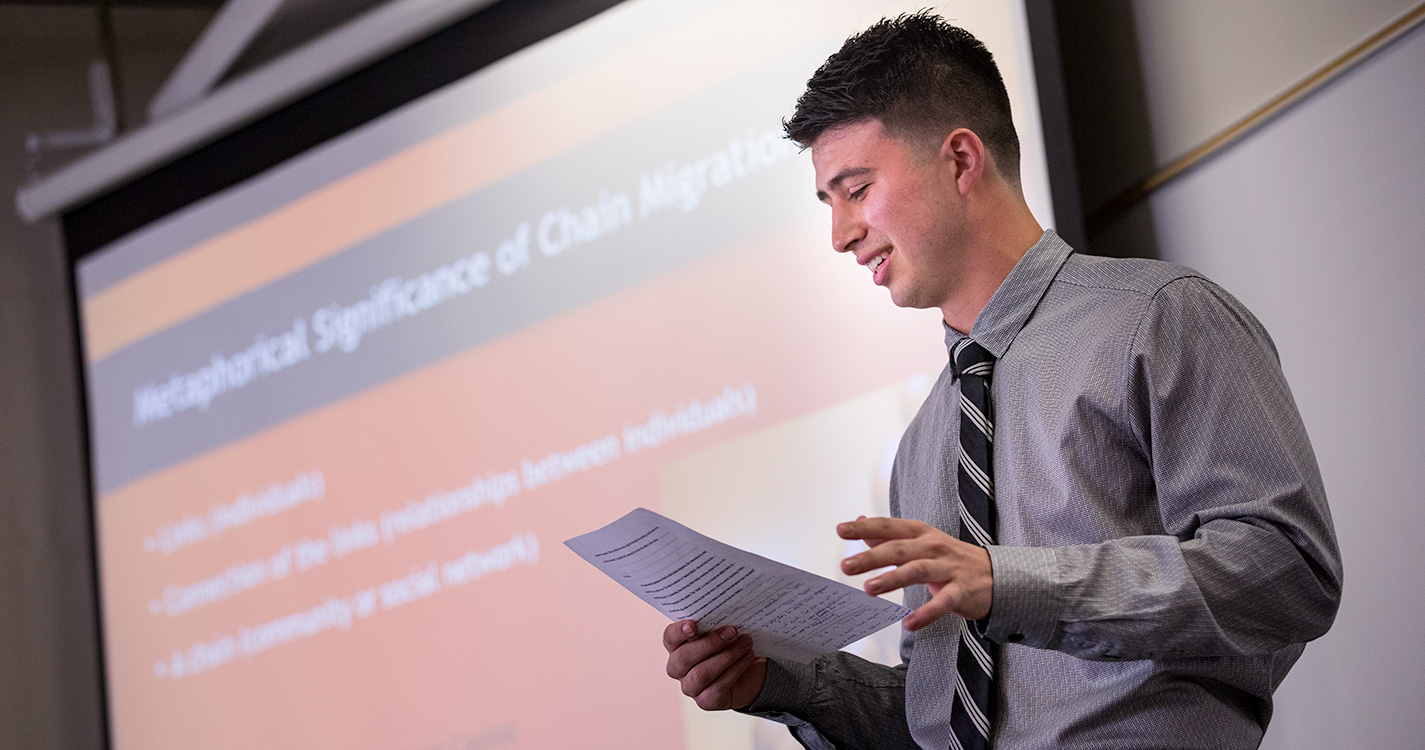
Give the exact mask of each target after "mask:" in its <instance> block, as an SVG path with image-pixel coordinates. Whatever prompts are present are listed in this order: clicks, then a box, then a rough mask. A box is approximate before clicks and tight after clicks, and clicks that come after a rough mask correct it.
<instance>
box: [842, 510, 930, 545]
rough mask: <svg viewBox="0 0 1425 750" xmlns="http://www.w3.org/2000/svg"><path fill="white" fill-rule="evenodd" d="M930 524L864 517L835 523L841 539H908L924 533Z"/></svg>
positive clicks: (902, 519)
mask: <svg viewBox="0 0 1425 750" xmlns="http://www.w3.org/2000/svg"><path fill="white" fill-rule="evenodd" d="M930 528H932V527H931V526H929V525H927V524H925V523H923V522H921V521H913V520H910V519H906V518H866V517H865V516H862V517H860V518H858V519H856V520H855V521H847V522H846V523H841V524H837V525H836V533H837V535H838V536H840V537H841V538H842V539H879V540H885V539H909V538H911V537H915V536H919V535H921V534H923V533H925V530H926V529H930Z"/></svg>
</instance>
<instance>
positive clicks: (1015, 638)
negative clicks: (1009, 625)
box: [1005, 633, 1024, 643]
mask: <svg viewBox="0 0 1425 750" xmlns="http://www.w3.org/2000/svg"><path fill="white" fill-rule="evenodd" d="M1005 640H1006V641H1009V642H1010V643H1019V642H1020V641H1022V640H1024V636H1023V635H1022V634H1020V633H1010V634H1009V635H1008V636H1005Z"/></svg>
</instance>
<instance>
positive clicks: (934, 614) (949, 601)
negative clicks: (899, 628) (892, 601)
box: [901, 586, 956, 632]
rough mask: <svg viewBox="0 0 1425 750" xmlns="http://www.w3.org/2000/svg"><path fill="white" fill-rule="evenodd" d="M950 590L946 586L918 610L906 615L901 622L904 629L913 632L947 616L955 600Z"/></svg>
mask: <svg viewBox="0 0 1425 750" xmlns="http://www.w3.org/2000/svg"><path fill="white" fill-rule="evenodd" d="M951 588H952V587H950V586H946V587H945V588H943V589H941V590H940V593H939V594H937V595H935V596H932V597H931V598H930V601H928V602H926V603H925V604H922V605H921V606H920V609H917V610H916V611H914V612H911V613H910V614H908V615H906V616H905V619H904V620H901V624H902V625H904V626H905V629H906V630H909V631H911V632H915V631H917V630H920V629H921V628H923V627H925V626H926V625H929V624H930V623H932V622H935V621H936V620H938V619H940V618H941V617H943V616H944V615H946V614H948V613H949V612H950V611H951V610H952V609H953V605H954V603H955V600H956V597H955V596H954V593H953V592H951V590H950V589H951Z"/></svg>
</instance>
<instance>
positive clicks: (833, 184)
mask: <svg viewBox="0 0 1425 750" xmlns="http://www.w3.org/2000/svg"><path fill="white" fill-rule="evenodd" d="M870 171H871V168H870V167H847V168H846V169H843V170H841V171H840V172H837V173H836V176H835V177H833V178H831V179H830V180H827V182H826V187H827V188H829V189H831V190H835V189H836V188H838V187H841V183H843V182H845V181H847V180H849V179H851V178H852V177H860V176H861V175H863V174H866V173H867V172H870ZM829 197H831V196H830V195H828V194H827V192H826V191H825V190H818V191H816V199H817V200H819V201H821V202H822V203H825V202H826V199H827V198H829Z"/></svg>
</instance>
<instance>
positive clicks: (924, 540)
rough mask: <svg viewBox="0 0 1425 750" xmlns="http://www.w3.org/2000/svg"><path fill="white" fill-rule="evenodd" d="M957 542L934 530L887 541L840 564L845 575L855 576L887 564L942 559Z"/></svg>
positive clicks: (958, 542)
mask: <svg viewBox="0 0 1425 750" xmlns="http://www.w3.org/2000/svg"><path fill="white" fill-rule="evenodd" d="M955 544H963V542H960V541H959V540H958V539H952V538H950V537H949V536H948V535H946V534H944V533H942V532H939V531H937V532H936V533H935V534H926V535H924V536H921V537H916V538H914V539H888V540H885V541H883V542H881V543H880V544H877V545H876V546H874V547H872V548H870V549H868V550H866V551H865V552H862V553H861V554H859V555H853V556H851V557H848V558H846V559H845V560H842V561H841V569H842V570H843V571H845V573H846V574H847V575H857V574H860V573H865V572H867V571H871V570H875V569H876V568H884V567H886V566H887V565H904V564H906V563H908V562H910V561H912V560H920V559H925V558H944V557H949V556H950V555H952V554H953V553H954V551H955V550H954V549H953V547H954V545H955Z"/></svg>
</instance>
